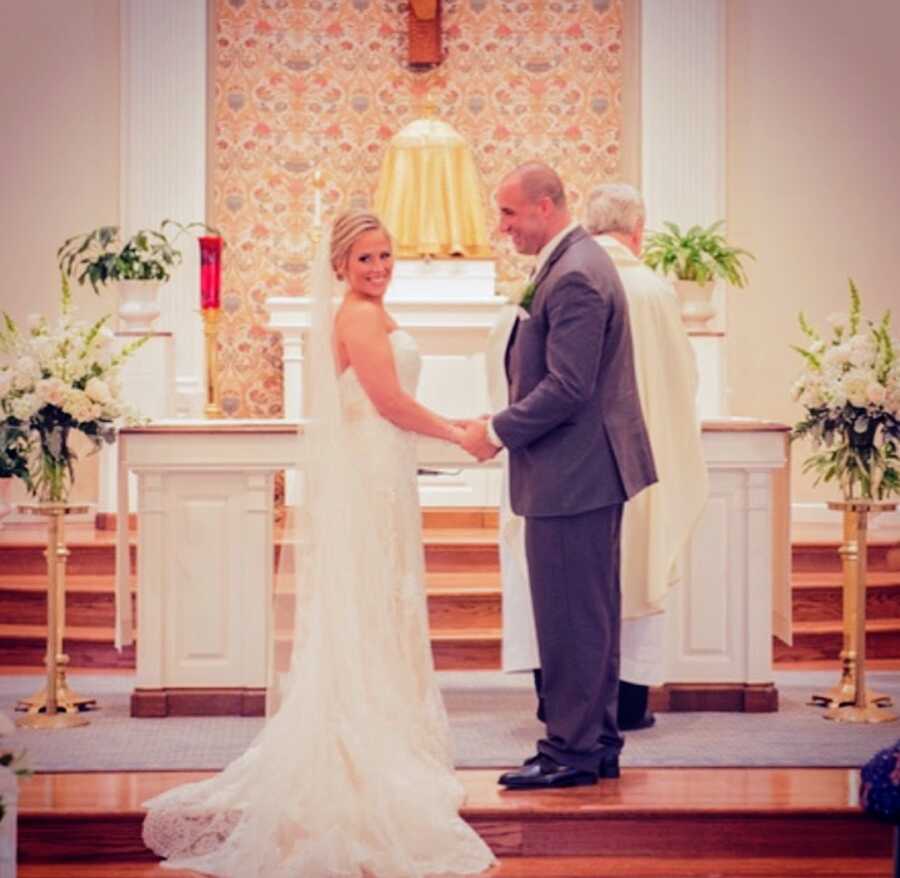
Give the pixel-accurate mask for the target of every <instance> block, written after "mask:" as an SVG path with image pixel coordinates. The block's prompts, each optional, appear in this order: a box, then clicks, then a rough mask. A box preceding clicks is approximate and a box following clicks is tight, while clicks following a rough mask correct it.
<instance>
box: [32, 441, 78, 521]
mask: <svg viewBox="0 0 900 878" xmlns="http://www.w3.org/2000/svg"><path fill="white" fill-rule="evenodd" d="M39 435H40V443H39V447H38V448H37V449H36V451H35V455H34V458H33V460H32V462H31V467H30V475H31V482H32V494H33V495H34V496H35V497H36V498H37V500H38V502H40V503H65V502H66V501H67V500H68V499H69V491H71V490H72V453H71V451H69V428H68V427H61V426H57V427H54V428H53V429H51V430H49V431H47V432H41V433H40V434H39Z"/></svg>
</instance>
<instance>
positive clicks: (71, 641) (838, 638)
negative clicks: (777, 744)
mask: <svg viewBox="0 0 900 878" xmlns="http://www.w3.org/2000/svg"><path fill="white" fill-rule="evenodd" d="M495 597H496V596H495V595H488V596H487V598H486V600H485V601H484V602H483V603H482V602H480V601H481V599H480V597H479V596H477V595H476V596H473V597H472V598H470V600H469V603H468V604H464V603H460V602H459V601H458V599H457V598H456V597H454V601H455V603H454V605H453V607H452V609H447V608H446V607H442V606H441V604H440V602H439V601H440V597H438V598H437V600H438V603H437V604H432V603H431V600H429V612H430V615H431V616H432V618H433V619H436V620H437V621H436V622H435V623H434V624H433V625H432V628H431V648H432V655H433V656H434V662H435V667H437V668H438V669H439V670H496V669H498V668H499V667H500V662H501V646H502V634H501V630H500V628H499V627H498V626H496V625H491V624H490V622H491V621H492V620H493V619H495V618H496V615H497V612H496V606H495V604H494V598H495ZM470 623H471V624H470ZM476 623H477V625H476ZM484 623H488V624H484ZM45 631H46V627H45V626H41V625H0V666H15V667H39V666H41V664H42V662H43V660H44V652H45V641H44V632H45ZM867 632H868V634H867V637H866V652H867V656H868V658H869V659H870V660H871V661H895V660H897V659H900V619H896V618H891V619H874V620H871V621H870V622H869V623H868V624H867ZM842 648H843V629H842V625H841V623H840V622H839V621H837V622H828V621H826V622H800V623H797V624H796V625H795V626H794V644H793V646H787V645H785V644H784V643H782V642H781V641H780V640H777V639H773V662H774V664H775V665H776V667H777V666H779V665H780V666H782V667H792V666H794V665H795V664H797V663H813V665H814V666H820V667H828V666H831V665H833V664H834V663H835V662H836V661H837V659H838V657H839V655H840V651H841V649H842ZM65 650H66V653H67V654H68V656H69V666H70V667H71V668H78V669H93V670H106V669H113V668H120V669H124V668H134V666H135V664H134V662H135V655H134V647H133V646H131V647H127V648H126V649H124V650H123V651H122V652H119V651H117V650H116V649H115V648H114V647H113V629H112V626H111V625H109V626H93V627H85V626H74V625H72V626H69V627H68V628H67V630H66V641H65ZM279 655H280V653H279Z"/></svg>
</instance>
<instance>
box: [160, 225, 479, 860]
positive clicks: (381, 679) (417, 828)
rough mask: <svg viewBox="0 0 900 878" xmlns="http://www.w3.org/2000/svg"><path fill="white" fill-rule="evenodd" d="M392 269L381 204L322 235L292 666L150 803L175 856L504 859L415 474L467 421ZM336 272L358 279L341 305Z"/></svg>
mask: <svg viewBox="0 0 900 878" xmlns="http://www.w3.org/2000/svg"><path fill="white" fill-rule="evenodd" d="M392 268H393V257H392V251H391V241H390V238H389V236H388V234H387V232H386V230H385V229H384V227H383V226H382V224H381V222H380V221H379V220H378V218H377V217H375V216H373V215H372V214H367V213H360V212H350V213H346V214H343V215H342V216H341V217H339V218H338V220H337V221H336V222H335V223H334V226H333V229H332V232H331V235H330V241H329V240H328V236H326V237H325V239H324V240H323V241H322V242H321V243H320V246H319V252H318V254H317V257H316V264H315V266H314V269H313V279H312V282H313V321H312V330H311V332H310V338H309V345H308V351H309V360H308V362H309V363H310V368H311V371H312V376H311V377H312V380H311V382H310V384H309V385H308V386H309V387H310V397H311V403H312V418H311V420H310V422H309V424H308V425H307V428H306V433H305V437H304V446H303V448H304V450H303V451H302V452H298V455H300V454H302V455H303V459H304V460H305V461H306V467H305V471H306V483H305V484H306V494H307V496H308V497H309V503H310V506H311V509H310V514H309V517H308V523H307V525H306V528H305V531H306V532H305V533H304V534H303V537H304V543H303V545H304V553H303V564H302V565H298V566H301V568H302V569H301V571H300V572H299V574H298V579H297V584H296V590H297V609H296V613H295V616H296V618H295V622H294V629H295V630H294V651H293V655H292V657H291V665H290V671H289V674H288V675H287V680H286V682H285V683H284V686H283V688H282V691H281V701H280V706H279V707H278V710H277V712H276V713H275V714H274V715H272V716H271V717H270V718H269V719H268V720H267V722H266V724H265V726H264V727H263V729H262V731H261V732H260V734H259V735H258V737H257V738H256V739H255V740H254V742H253V743H252V744H251V746H250V747H249V749H248V750H247V752H246V753H244V754H243V755H242V756H241V757H239V758H238V759H236V760H235V761H234V762H232V763H231V764H230V765H229V766H227V767H226V768H225V770H224V771H223V772H222V773H221V774H218V775H216V776H215V777H213V778H210V779H209V780H206V781H201V782H199V783H194V784H188V785H185V786H181V787H177V788H175V789H173V790H170V791H168V792H167V793H164V794H163V795H161V796H158V797H156V798H155V799H152V800H151V801H149V802H147V803H146V806H147V808H148V813H147V817H146V819H145V822H144V840H145V842H146V844H147V846H148V847H150V848H151V849H152V850H153V851H155V852H156V853H157V854H159V855H161V856H163V857H167V858H168V861H167V863H166V864H165V865H167V866H170V867H172V868H182V869H194V870H197V871H199V872H203V873H207V874H211V875H217V876H228V878H282V876H283V878H334V876H347V878H424V876H432V875H441V876H444V875H448V876H449V875H471V874H475V873H478V872H481V871H483V870H485V869H486V868H488V867H489V866H490V865H491V864H492V863H493V862H494V858H493V855H492V854H491V851H490V849H489V848H488V847H487V845H486V844H485V843H484V842H483V841H482V839H481V838H480V837H479V836H478V835H477V834H476V833H475V832H474V830H472V828H471V827H469V826H468V824H466V823H465V822H464V821H463V820H462V818H461V817H460V816H459V813H458V810H459V807H460V806H461V804H462V802H463V791H462V787H461V786H460V784H459V782H458V780H457V779H456V776H455V774H454V771H453V763H452V757H451V743H450V736H449V728H448V724H447V716H446V713H445V711H444V707H443V702H442V701H441V696H440V692H439V690H438V687H437V682H436V678H435V674H434V670H433V665H432V657H431V651H430V646H429V639H428V618H427V611H426V604H425V591H424V560H423V550H422V535H421V512H420V509H419V503H418V489H417V484H416V443H415V434H417V433H418V434H423V435H426V436H434V437H437V438H440V439H445V440H447V441H450V442H457V443H458V442H459V439H460V438H461V435H462V430H461V428H459V427H457V426H455V425H454V424H453V423H451V422H450V421H448V420H446V419H445V418H442V417H440V416H439V415H437V414H435V413H434V412H432V411H430V410H429V409H427V408H425V407H424V406H422V405H419V404H418V403H417V402H416V401H415V398H414V392H415V387H416V383H417V381H418V376H419V368H420V358H419V354H418V351H417V350H416V347H415V343H414V341H413V339H412V338H411V337H410V336H409V335H407V334H406V333H405V332H403V331H402V330H400V329H398V328H397V325H396V323H395V322H394V321H393V319H392V318H391V316H390V315H389V314H388V313H387V311H386V310H385V308H384V295H385V292H386V290H387V286H388V283H389V281H390V278H391V272H392ZM332 272H333V274H334V275H336V278H337V280H338V281H342V282H344V283H345V285H346V292H345V294H344V296H343V299H342V301H341V304H340V306H339V308H338V309H337V313H336V314H335V315H333V316H332V313H331V308H332V301H333V299H332V295H333V292H332V291H333V280H334V278H333V275H332Z"/></svg>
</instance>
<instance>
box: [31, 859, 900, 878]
mask: <svg viewBox="0 0 900 878" xmlns="http://www.w3.org/2000/svg"><path fill="white" fill-rule="evenodd" d="M892 874H893V873H892V871H891V869H890V868H889V867H887V866H885V865H884V862H883V860H882V859H875V858H872V857H867V858H863V857H840V858H826V857H819V858H817V859H815V860H810V859H809V858H807V857H755V858H754V859H752V860H744V859H741V858H730V857H726V858H713V859H709V858H703V859H696V858H694V857H691V858H688V859H670V858H668V857H666V858H661V857H502V858H501V859H500V861H499V863H498V864H497V865H496V866H495V867H494V868H493V869H492V870H490V871H489V872H484V873H482V875H480V876H473V878H621V876H623V875H627V876H628V878H834V876H837V875H840V876H841V878H890V876H891V875H892ZM18 876H19V878H201V876H200V875H199V873H198V872H187V871H185V870H183V869H164V868H163V867H162V866H161V865H160V864H158V863H147V862H142V861H136V862H116V863H109V862H84V863H29V864H27V865H24V866H21V867H20V868H19V871H18Z"/></svg>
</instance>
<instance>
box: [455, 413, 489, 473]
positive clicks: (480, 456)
mask: <svg viewBox="0 0 900 878" xmlns="http://www.w3.org/2000/svg"><path fill="white" fill-rule="evenodd" d="M489 418H490V415H482V416H481V417H480V418H472V419H470V420H454V421H453V422H452V423H453V426H454V427H455V428H456V430H455V435H454V441H455V442H456V443H457V445H459V446H460V447H461V448H462V449H463V450H464V451H467V452H468V453H469V454H471V455H472V457H474V458H475V459H476V460H477V461H478V462H479V463H483V462H484V461H486V460H490V459H491V458H492V457H495V456H496V454H497V452H499V451H500V449H499V448H498V447H497V446H496V445H494V443H493V442H491V440H490V439H488V435H487V422H488V419H489Z"/></svg>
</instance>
